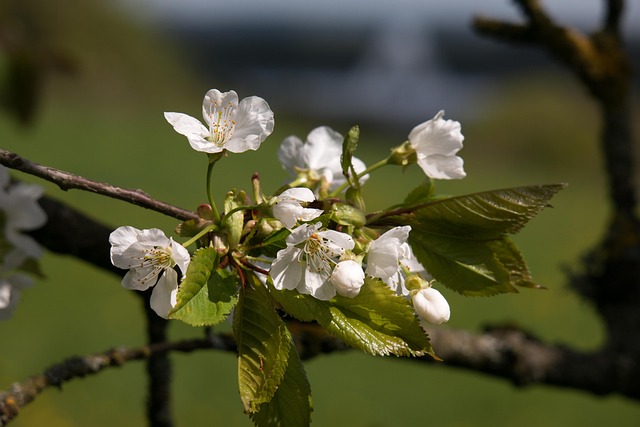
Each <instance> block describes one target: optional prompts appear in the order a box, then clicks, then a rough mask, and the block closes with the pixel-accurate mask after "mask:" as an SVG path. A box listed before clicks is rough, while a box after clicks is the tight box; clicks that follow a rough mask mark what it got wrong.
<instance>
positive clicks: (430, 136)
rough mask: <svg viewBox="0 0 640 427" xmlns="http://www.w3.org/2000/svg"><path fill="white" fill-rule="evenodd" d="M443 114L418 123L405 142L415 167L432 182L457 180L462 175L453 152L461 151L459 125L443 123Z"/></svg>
mask: <svg viewBox="0 0 640 427" xmlns="http://www.w3.org/2000/svg"><path fill="white" fill-rule="evenodd" d="M443 116H444V111H440V112H438V114H436V115H435V117H434V118H433V119H431V120H428V121H426V122H424V123H422V124H419V125H418V126H416V127H415V128H413V130H412V131H411V133H409V143H410V144H411V146H412V147H413V148H414V149H415V150H416V154H417V157H418V165H419V166H420V167H421V168H422V170H423V171H424V173H425V174H426V175H427V176H428V177H430V178H435V179H459V178H464V177H465V176H466V173H465V171H464V168H463V163H464V162H463V161H462V158H460V157H458V156H456V153H457V152H458V151H459V150H460V149H461V148H462V141H463V140H464V136H462V133H461V132H460V129H461V126H460V122H456V121H454V120H444V119H443V118H442V117H443Z"/></svg>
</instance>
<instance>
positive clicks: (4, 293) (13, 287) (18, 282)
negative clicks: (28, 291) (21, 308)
mask: <svg viewBox="0 0 640 427" xmlns="http://www.w3.org/2000/svg"><path fill="white" fill-rule="evenodd" d="M0 274H1V273H0ZM32 284H33V281H32V280H31V278H30V277H27V276H25V275H23V274H9V275H6V276H5V275H4V274H2V275H0V320H6V319H8V318H9V317H11V314H13V310H14V309H15V308H16V305H17V304H18V300H19V299H20V293H21V291H22V290H23V289H25V288H28V287H29V286H31V285H32Z"/></svg>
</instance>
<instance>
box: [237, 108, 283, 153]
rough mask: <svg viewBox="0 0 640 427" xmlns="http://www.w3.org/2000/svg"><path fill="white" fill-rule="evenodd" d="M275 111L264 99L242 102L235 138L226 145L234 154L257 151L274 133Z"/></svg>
mask: <svg viewBox="0 0 640 427" xmlns="http://www.w3.org/2000/svg"><path fill="white" fill-rule="evenodd" d="M273 127H274V118H273V111H271V108H269V104H267V101H265V100H264V99H262V98H260V97H257V96H250V97H248V98H244V99H243V100H242V101H240V104H239V105H238V114H237V115H236V124H235V129H234V131H233V136H232V137H231V139H230V140H229V141H227V143H226V144H225V148H226V149H227V150H229V151H231V152H232V153H242V152H244V151H247V150H257V149H258V148H259V147H260V144H261V143H262V141H264V140H265V139H266V138H267V137H268V136H269V135H271V132H273Z"/></svg>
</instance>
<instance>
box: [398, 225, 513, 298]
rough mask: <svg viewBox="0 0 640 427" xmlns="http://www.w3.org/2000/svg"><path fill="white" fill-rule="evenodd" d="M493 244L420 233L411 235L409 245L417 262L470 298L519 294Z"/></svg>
mask: <svg viewBox="0 0 640 427" xmlns="http://www.w3.org/2000/svg"><path fill="white" fill-rule="evenodd" d="M491 243H492V242H491V241H476V240H465V239H452V238H449V237H443V236H438V235H435V234H429V233H423V232H421V231H420V230H412V231H411V233H410V234H409V244H410V245H411V248H412V249H413V253H414V254H415V256H416V257H417V258H418V261H420V263H421V264H422V265H423V266H424V267H425V268H426V270H427V271H428V272H429V273H430V274H431V275H432V276H433V277H435V278H436V279H437V280H438V282H441V283H442V284H443V285H445V286H446V287H448V288H450V289H453V290H454V291H456V292H459V293H461V294H462V295H467V296H489V295H496V294H499V293H504V292H517V290H516V289H515V288H514V287H513V285H512V284H511V276H510V274H509V271H508V270H507V269H506V268H505V266H504V265H502V263H501V262H500V260H499V259H498V258H497V257H496V256H495V254H494V252H493V248H492V246H491Z"/></svg>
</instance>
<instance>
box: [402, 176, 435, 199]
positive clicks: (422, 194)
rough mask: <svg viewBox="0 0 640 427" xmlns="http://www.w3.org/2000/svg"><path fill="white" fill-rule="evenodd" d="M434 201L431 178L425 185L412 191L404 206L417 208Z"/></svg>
mask: <svg viewBox="0 0 640 427" xmlns="http://www.w3.org/2000/svg"><path fill="white" fill-rule="evenodd" d="M432 199H433V185H432V182H431V180H430V179H429V178H427V180H426V181H425V182H424V183H423V184H420V185H419V186H417V187H416V188H414V189H413V190H411V192H410V193H409V194H407V197H406V198H405V199H404V203H403V204H402V206H415V205H419V204H422V203H427V202H429V201H431V200H432Z"/></svg>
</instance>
